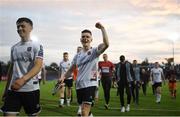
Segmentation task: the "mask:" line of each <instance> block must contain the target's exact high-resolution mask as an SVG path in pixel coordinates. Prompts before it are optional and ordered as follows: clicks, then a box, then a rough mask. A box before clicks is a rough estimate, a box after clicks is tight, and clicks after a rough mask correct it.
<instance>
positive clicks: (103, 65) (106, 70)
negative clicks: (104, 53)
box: [98, 61, 114, 78]
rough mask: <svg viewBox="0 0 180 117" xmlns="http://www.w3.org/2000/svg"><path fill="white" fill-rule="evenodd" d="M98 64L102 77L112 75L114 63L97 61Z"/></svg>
mask: <svg viewBox="0 0 180 117" xmlns="http://www.w3.org/2000/svg"><path fill="white" fill-rule="evenodd" d="M98 66H99V69H100V71H101V75H102V78H103V77H112V75H113V74H112V72H113V69H114V64H113V63H112V62H110V61H107V62H105V61H101V62H99V64H98Z"/></svg>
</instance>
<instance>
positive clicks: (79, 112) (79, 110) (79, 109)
mask: <svg viewBox="0 0 180 117" xmlns="http://www.w3.org/2000/svg"><path fill="white" fill-rule="evenodd" d="M78 114H81V105H79V108H78Z"/></svg>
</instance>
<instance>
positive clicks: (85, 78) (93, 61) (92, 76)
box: [59, 23, 109, 116]
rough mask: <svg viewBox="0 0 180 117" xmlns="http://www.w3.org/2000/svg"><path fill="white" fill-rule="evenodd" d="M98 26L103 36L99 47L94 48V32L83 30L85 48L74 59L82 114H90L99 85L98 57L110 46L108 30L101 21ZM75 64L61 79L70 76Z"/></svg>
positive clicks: (82, 39) (82, 42)
mask: <svg viewBox="0 0 180 117" xmlns="http://www.w3.org/2000/svg"><path fill="white" fill-rule="evenodd" d="M95 26H96V28H98V29H100V30H101V32H102V36H103V43H101V44H99V45H98V47H96V48H92V47H91V42H92V33H91V31H90V30H87V29H86V30H83V31H82V32H81V39H80V41H81V44H82V46H83V50H81V51H80V52H79V53H77V54H76V55H75V57H74V59H73V62H72V63H73V65H77V66H78V76H77V80H76V92H77V100H78V103H79V105H81V108H82V109H81V110H82V112H81V113H82V116H88V115H90V113H91V112H90V111H91V105H92V103H93V100H94V99H93V98H94V94H95V89H96V86H97V85H98V79H97V72H98V68H97V64H98V57H99V55H100V54H102V53H103V52H104V51H105V50H106V49H107V48H108V46H109V42H108V37H107V34H106V30H105V28H104V26H103V25H102V24H101V23H96V25H95ZM73 65H72V66H71V67H70V69H69V70H68V71H67V72H66V73H65V75H64V76H62V77H61V78H60V79H59V80H60V82H63V81H64V79H66V78H68V77H69V76H70V75H71V74H72V71H73V69H72V68H73Z"/></svg>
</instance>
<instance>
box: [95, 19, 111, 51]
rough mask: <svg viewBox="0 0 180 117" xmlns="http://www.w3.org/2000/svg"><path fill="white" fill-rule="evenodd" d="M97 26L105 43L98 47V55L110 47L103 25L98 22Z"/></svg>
mask: <svg viewBox="0 0 180 117" xmlns="http://www.w3.org/2000/svg"><path fill="white" fill-rule="evenodd" d="M95 26H96V28H98V29H100V30H101V32H102V36H103V43H101V44H99V46H98V53H99V54H101V53H103V52H104V51H105V50H106V49H107V48H108V47H109V41H108V36H107V33H106V30H105V28H104V26H103V25H102V24H101V23H99V22H98V23H96V25H95Z"/></svg>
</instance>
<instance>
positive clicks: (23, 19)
mask: <svg viewBox="0 0 180 117" xmlns="http://www.w3.org/2000/svg"><path fill="white" fill-rule="evenodd" d="M21 22H27V23H29V24H30V25H31V26H32V27H33V22H32V20H31V19H29V18H27V17H21V18H19V19H18V20H17V21H16V24H18V23H21Z"/></svg>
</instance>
